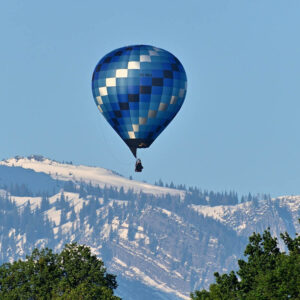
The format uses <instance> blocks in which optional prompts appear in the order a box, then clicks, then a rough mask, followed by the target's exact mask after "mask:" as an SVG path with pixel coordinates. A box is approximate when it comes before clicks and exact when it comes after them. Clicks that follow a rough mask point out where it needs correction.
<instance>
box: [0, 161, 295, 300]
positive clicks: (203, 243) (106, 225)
mask: <svg viewBox="0 0 300 300" xmlns="http://www.w3.org/2000/svg"><path fill="white" fill-rule="evenodd" d="M0 165H2V166H5V167H6V168H12V169H14V172H17V173H18V172H21V173H20V178H22V176H23V175H24V176H25V177H24V182H27V183H28V182H29V179H28V177H26V176H27V175H28V174H27V173H22V172H24V170H25V171H26V170H27V171H28V170H30V171H31V172H35V174H34V176H36V177H34V182H30V185H32V186H35V189H36V190H39V188H38V186H39V183H40V181H39V180H37V178H39V176H41V177H43V176H45V175H47V176H50V177H51V179H52V180H54V182H55V184H56V187H57V188H59V191H57V190H56V189H53V187H52V186H51V189H48V195H46V194H42V193H40V194H39V195H34V194H32V193H30V189H29V188H28V189H27V190H26V189H24V190H23V191H22V193H20V191H18V189H11V190H10V192H9V191H8V190H6V189H4V187H2V188H3V189H2V190H1V191H0V203H1V205H0V262H5V261H9V260H10V261H12V260H14V259H17V258H20V257H23V258H24V256H25V254H26V253H30V252H31V251H32V249H33V248H34V247H45V246H48V247H51V248H53V249H55V251H59V250H60V249H61V248H62V246H63V245H64V244H65V243H69V242H71V241H77V242H79V243H83V244H86V245H89V246H90V247H91V249H92V251H93V252H94V253H95V254H97V255H99V256H100V257H101V258H102V259H103V260H104V262H105V265H106V266H107V268H108V271H109V272H111V273H115V274H116V275H117V276H118V277H117V281H118V283H119V288H118V295H120V296H122V297H123V299H126V300H127V299H128V300H138V299H141V298H143V299H144V300H148V299H149V300H150V299H151V300H152V299H157V300H175V299H189V292H190V291H194V290H195V289H199V288H201V287H205V286H207V285H208V284H209V283H211V282H212V281H213V273H214V272H215V271H218V272H220V273H222V272H228V271H229V270H231V269H234V268H236V267H237V266H236V261H237V258H239V257H241V256H242V252H243V250H244V247H245V245H246V243H247V238H248V236H249V235H250V234H251V233H252V232H253V231H259V232H261V231H263V230H264V229H266V228H267V227H268V226H269V227H270V228H271V230H272V232H273V234H274V235H276V236H279V233H280V232H284V231H288V232H289V233H290V234H292V235H293V234H295V232H296V231H297V232H299V229H300V228H299V224H298V223H297V219H298V218H299V217H300V196H286V197H280V198H278V199H266V200H260V201H252V202H245V203H241V204H236V205H222V206H214V207H211V206H208V205H199V204H197V203H192V202H190V201H187V198H186V197H185V194H188V193H189V192H188V191H179V190H176V189H166V188H162V187H157V186H152V185H149V184H144V183H139V182H135V181H131V180H128V179H126V178H124V177H121V176H119V175H117V174H114V173H113V172H111V171H108V170H105V169H101V168H91V167H85V166H73V165H70V164H61V163H58V162H54V161H51V160H49V159H44V158H40V157H33V156H32V157H29V158H14V159H9V160H7V161H2V162H1V164H0ZM49 172H50V174H49ZM30 176H32V174H31V175H30ZM0 177H2V175H1V173H0ZM18 178H19V177H18ZM12 180H13V179H12ZM26 180H27V181H26ZM35 183H36V184H35ZM52 183H53V182H51V183H49V184H50V185H52ZM10 184H12V185H13V184H14V182H10V183H9V182H7V186H9V185H10ZM18 184H19V185H20V184H22V180H21V179H20V180H19V179H18ZM133 191H134V192H133ZM16 192H18V193H19V194H18V193H17V194H18V195H15V194H16ZM24 193H25V194H24ZM26 193H27V195H26Z"/></svg>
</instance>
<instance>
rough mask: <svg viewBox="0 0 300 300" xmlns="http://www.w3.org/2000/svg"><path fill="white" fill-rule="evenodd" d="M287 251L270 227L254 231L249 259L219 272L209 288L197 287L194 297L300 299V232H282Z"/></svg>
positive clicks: (247, 252) (197, 299)
mask: <svg viewBox="0 0 300 300" xmlns="http://www.w3.org/2000/svg"><path fill="white" fill-rule="evenodd" d="M281 238H282V239H283V241H284V243H285V245H286V246H287V248H288V253H285V252H281V251H280V249H279V248H278V245H277V239H276V238H274V237H272V236H271V233H270V229H268V230H266V231H265V232H264V233H263V234H262V235H261V234H259V233H253V235H252V236H251V237H250V238H249V244H248V245H247V247H246V249H245V252H244V254H245V256H247V257H248V259H247V261H245V260H239V261H238V265H239V270H238V271H237V272H236V273H235V272H233V271H231V272H230V273H229V274H223V275H220V274H219V273H215V274H214V275H215V277H216V283H214V284H211V285H210V287H209V290H208V291H206V290H201V291H195V292H194V293H192V294H191V299H193V300H214V299H218V300H227V299H228V300H229V299H230V300H234V299H238V300H268V299H270V300H271V299H272V300H273V299H274V300H275V299H278V300H285V299H300V236H299V235H296V237H295V238H294V239H293V238H291V237H290V236H289V234H288V233H284V234H281Z"/></svg>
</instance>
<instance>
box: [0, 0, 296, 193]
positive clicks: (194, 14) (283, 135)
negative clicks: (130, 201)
mask: <svg viewBox="0 0 300 300" xmlns="http://www.w3.org/2000/svg"><path fill="white" fill-rule="evenodd" d="M299 11H300V2H299V1H293V0H290V1H275V0H270V1H267V0H264V1H261V0H256V1H255V0H251V1H250V0H249V1H240V0H236V1H224V0H219V1H199V0H190V1H177V0H175V1H156V0H153V1H149V2H146V1H137V0H134V1H129V0H128V1H99V0H98V1H95V0H89V1H77V0H75V1H74V0H73V1H69V0H65V1H57V0H54V1H47V2H46V1H26V2H25V1H2V2H1V4H0V34H1V44H0V45H1V48H0V49H1V56H0V66H1V69H0V82H1V83H0V87H1V88H0V104H1V109H0V134H1V147H0V158H8V157H12V156H15V155H30V154H42V155H44V156H47V157H50V158H53V159H56V160H60V161H63V160H65V161H70V160H72V161H73V162H74V163H76V164H88V165H97V166H102V167H105V168H109V169H113V170H115V171H117V172H119V173H121V174H123V175H124V176H129V175H133V177H134V178H135V179H138V180H146V181H148V182H154V181H155V180H158V179H160V178H161V179H162V180H163V181H165V182H170V181H173V182H175V183H185V184H187V185H196V186H198V187H201V188H203V189H213V190H216V191H223V190H236V191H238V192H239V193H248V192H266V193H271V195H273V196H277V195H282V194H300V172H299V170H300V157H299V149H300V136H299V128H300V119H299V111H300V101H299V99H300V39H299V28H300V18H299ZM131 44H150V45H154V46H157V47H160V48H163V49H166V50H168V51H170V52H172V53H173V54H175V55H176V56H177V57H178V58H179V59H180V61H181V62H182V64H183V65H184V67H185V70H186V73H187V76H188V92H187V97H186V100H185V103H184V105H183V107H182V109H181V111H180V112H179V114H178V115H177V117H176V118H175V119H174V121H173V122H172V123H171V124H170V125H169V127H168V128H167V129H166V130H165V131H164V132H163V133H162V134H161V135H160V136H159V137H158V139H157V140H156V141H155V142H154V144H153V145H152V146H151V148H149V149H147V150H142V151H140V154H139V156H140V157H141V158H142V161H143V163H144V166H145V169H144V172H143V173H142V174H140V175H137V174H134V172H133V165H134V158H133V157H132V155H131V153H130V151H129V150H128V148H127V146H126V145H125V144H124V143H123V142H122V141H121V140H120V138H119V136H118V135H117V134H116V133H115V132H114V131H113V130H112V129H111V128H110V126H109V125H108V124H107V123H106V121H105V120H104V118H103V117H102V116H101V115H100V113H99V112H98V110H97V108H96V106H95V104H94V101H93V97H92V93H91V76H92V72H93V69H94V67H95V65H96V63H97V62H98V60H99V59H100V58H102V57H103V56H104V55H105V54H106V53H108V52H109V51H111V50H113V49H115V48H118V47H122V46H125V45H131Z"/></svg>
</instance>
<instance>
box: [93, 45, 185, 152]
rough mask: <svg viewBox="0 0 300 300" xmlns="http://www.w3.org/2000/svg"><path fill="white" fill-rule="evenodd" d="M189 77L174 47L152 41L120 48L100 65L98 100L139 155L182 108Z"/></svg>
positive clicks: (95, 83) (96, 80)
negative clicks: (172, 51)
mask: <svg viewBox="0 0 300 300" xmlns="http://www.w3.org/2000/svg"><path fill="white" fill-rule="evenodd" d="M186 89H187V78H186V73H185V71H184V68H183V66H182V64H181V63H180V61H179V60H178V59H177V58H176V57H175V56H174V55H173V54H171V53H170V52H168V51H166V50H163V49H160V48H156V47H153V46H147V45H134V46H127V47H123V48H119V49H116V50H114V51H112V52H110V53H108V54H107V55H105V56H104V57H103V58H102V59H101V60H100V61H99V62H98V64H97V65H96V68H95V70H94V73H93V78H92V91H93V96H94V100H95V103H96V105H97V107H98V109H99V111H100V112H101V113H102V114H103V116H104V117H105V119H106V120H107V121H108V123H109V124H110V125H111V126H112V127H113V129H114V130H115V131H116V132H117V133H118V135H119V136H120V137H121V138H122V140H123V141H124V142H125V143H126V144H127V146H128V147H129V149H130V150H131V152H132V154H133V155H134V156H135V157H136V152H137V148H147V147H149V146H150V145H151V144H152V143H153V141H154V140H155V139H156V138H157V137H158V136H159V135H160V133H161V132H162V131H163V130H164V129H165V128H166V127H167V126H168V124H169V123H170V122H171V121H172V120H173V118H174V117H175V116H176V114H177V113H178V111H179V110H180V108H181V106H182V104H183V101H184V98H185V95H186Z"/></svg>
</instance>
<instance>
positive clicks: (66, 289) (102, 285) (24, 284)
mask: <svg viewBox="0 0 300 300" xmlns="http://www.w3.org/2000/svg"><path fill="white" fill-rule="evenodd" d="M116 288H117V282H116V276H115V275H112V274H109V273H107V272H106V268H105V267H104V264H103V262H102V261H101V260H100V259H98V258H97V256H96V255H92V253H91V250H90V248H89V247H87V246H84V245H78V244H77V243H72V244H67V245H65V247H64V249H63V250H62V252H61V253H59V254H56V253H53V252H52V250H51V249H48V248H45V249H43V250H38V249H34V250H33V252H32V254H31V255H30V256H26V260H25V261H22V260H18V261H16V262H13V263H5V264H3V265H1V266H0V299H9V300H23V299H24V300H25V299H26V300H27V299H30V300H35V299H45V300H47V299H56V300H69V299H70V300H71V299H72V300H73V299H82V300H83V299H84V300H93V299H100V300H120V298H119V297H117V296H114V289H116Z"/></svg>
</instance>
